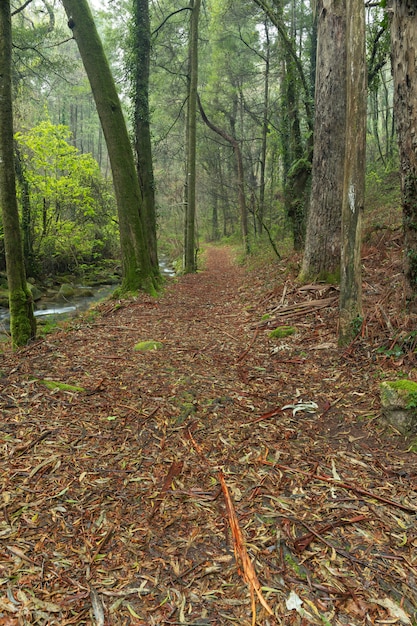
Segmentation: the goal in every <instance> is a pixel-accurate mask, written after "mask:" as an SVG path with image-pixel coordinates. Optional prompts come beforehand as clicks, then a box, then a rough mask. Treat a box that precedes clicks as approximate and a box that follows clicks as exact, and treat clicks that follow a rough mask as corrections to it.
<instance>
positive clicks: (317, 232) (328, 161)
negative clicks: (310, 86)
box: [299, 0, 346, 282]
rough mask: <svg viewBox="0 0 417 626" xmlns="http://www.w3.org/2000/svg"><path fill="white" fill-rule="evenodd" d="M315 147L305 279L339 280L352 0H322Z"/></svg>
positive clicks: (319, 18) (319, 22)
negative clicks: (348, 17)
mask: <svg viewBox="0 0 417 626" xmlns="http://www.w3.org/2000/svg"><path fill="white" fill-rule="evenodd" d="M317 13H318V18H317V19H318V24H317V28H318V33H317V37H318V45H317V60H316V86H315V123H314V149H313V163H312V175H311V192H310V206H309V214H308V221H307V233H306V241H305V249H304V257H303V264H302V268H301V272H300V276H299V278H300V280H301V281H302V282H305V281H310V280H330V281H331V282H334V281H338V280H339V277H340V237H341V214H342V196H343V176H344V158H345V133H346V126H345V122H346V0H319V2H318V6H317Z"/></svg>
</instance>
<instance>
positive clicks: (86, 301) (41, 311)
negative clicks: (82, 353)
mask: <svg viewBox="0 0 417 626" xmlns="http://www.w3.org/2000/svg"><path fill="white" fill-rule="evenodd" d="M159 267H160V270H161V274H162V275H163V276H165V277H167V278H168V277H171V278H172V277H173V276H175V271H174V269H173V268H172V266H171V265H170V264H169V262H168V261H166V260H165V259H161V260H160V262H159ZM116 287H117V285H100V286H98V287H96V288H95V289H94V294H93V295H90V296H77V297H74V298H69V299H68V300H67V301H64V302H63V301H62V300H61V301H54V300H46V299H43V298H42V299H41V300H38V301H37V302H35V317H36V318H41V319H42V321H43V320H45V321H46V320H49V321H52V322H54V321H58V320H65V319H68V318H71V317H75V316H76V315H78V313H82V312H83V311H88V309H89V308H90V307H91V306H92V305H93V304H95V303H96V302H99V301H100V300H103V299H104V298H107V297H108V296H110V294H111V293H112V292H113V291H114V290H115V289H116ZM39 321H41V320H39ZM8 330H9V310H8V309H5V308H2V307H0V333H1V332H7V331H8Z"/></svg>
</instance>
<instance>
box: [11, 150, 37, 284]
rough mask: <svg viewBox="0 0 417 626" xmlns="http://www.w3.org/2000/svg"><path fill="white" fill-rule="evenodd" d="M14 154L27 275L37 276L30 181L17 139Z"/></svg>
mask: <svg viewBox="0 0 417 626" xmlns="http://www.w3.org/2000/svg"><path fill="white" fill-rule="evenodd" d="M14 156H15V173H16V181H17V183H18V184H19V187H20V194H21V204H22V220H21V221H22V236H23V258H24V262H25V269H26V275H28V276H36V273H37V272H36V263H35V253H34V250H33V224H32V208H31V203H30V190H29V182H28V179H27V177H26V171H25V166H24V163H23V160H22V155H21V153H20V149H19V145H18V143H17V141H15V142H14Z"/></svg>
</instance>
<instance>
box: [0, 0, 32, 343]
mask: <svg viewBox="0 0 417 626" xmlns="http://www.w3.org/2000/svg"><path fill="white" fill-rule="evenodd" d="M11 61H12V24H11V14H10V1H9V0H2V2H0V203H1V209H2V217H3V232H4V247H5V252H6V267H7V282H8V288H9V302H10V330H11V336H12V345H13V347H14V348H16V347H18V346H24V345H25V344H27V343H28V341H29V340H30V339H33V338H34V337H35V334H36V323H35V317H34V315H33V300H32V296H31V294H30V291H29V289H28V287H27V283H26V274H25V265H24V260H23V249H22V240H21V234H20V224H19V212H18V207H17V199H16V177H15V170H14V156H13V109H12V77H11Z"/></svg>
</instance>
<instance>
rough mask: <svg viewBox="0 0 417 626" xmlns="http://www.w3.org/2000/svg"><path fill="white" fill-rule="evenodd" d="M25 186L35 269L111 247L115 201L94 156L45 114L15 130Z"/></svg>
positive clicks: (72, 266) (67, 264) (73, 264)
mask: <svg viewBox="0 0 417 626" xmlns="http://www.w3.org/2000/svg"><path fill="white" fill-rule="evenodd" d="M16 140H17V141H18V143H19V147H20V151H21V154H22V158H23V160H24V164H25V175H26V178H27V182H28V185H29V190H30V203H31V215H30V223H29V224H28V225H26V227H27V228H29V229H30V233H31V240H32V242H33V243H32V245H33V253H34V256H35V258H36V265H37V268H38V273H39V274H46V273H52V272H56V271H66V270H71V271H76V269H77V267H78V266H79V265H80V264H82V263H91V262H95V261H96V260H98V259H100V258H101V257H105V256H111V254H112V253H113V252H114V251H115V249H116V245H117V244H116V241H117V228H116V221H115V219H114V216H115V206H114V200H113V196H112V193H111V190H110V187H109V184H108V183H107V182H106V181H105V180H104V179H103V177H102V175H101V173H100V169H99V166H98V163H97V161H95V159H93V157H92V156H91V155H90V154H81V153H80V152H79V151H78V150H77V148H75V147H74V146H73V145H71V143H70V142H71V140H72V137H71V132H70V130H69V128H68V127H67V126H64V125H62V124H58V125H55V124H52V122H51V121H50V120H49V119H46V120H44V121H42V122H40V123H39V124H38V125H37V126H35V127H34V128H31V129H29V130H27V131H26V132H19V133H17V134H16Z"/></svg>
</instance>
